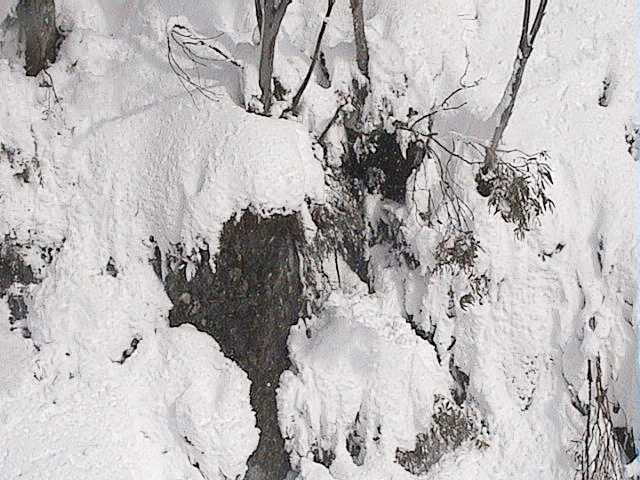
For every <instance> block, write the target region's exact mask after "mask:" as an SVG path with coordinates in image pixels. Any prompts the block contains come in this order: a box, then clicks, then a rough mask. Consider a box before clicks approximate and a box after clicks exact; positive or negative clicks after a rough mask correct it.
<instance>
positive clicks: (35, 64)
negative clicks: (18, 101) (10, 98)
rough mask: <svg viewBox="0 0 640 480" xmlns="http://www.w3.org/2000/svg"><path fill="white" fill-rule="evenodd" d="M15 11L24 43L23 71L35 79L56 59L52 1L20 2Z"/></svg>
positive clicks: (56, 31)
mask: <svg viewBox="0 0 640 480" xmlns="http://www.w3.org/2000/svg"><path fill="white" fill-rule="evenodd" d="M16 11H17V15H18V22H19V24H20V32H21V36H22V38H23V40H24V42H25V64H26V66H25V70H26V73H27V76H30V77H35V76H36V75H38V73H40V71H42V70H44V69H45V68H47V66H48V65H49V64H50V63H53V62H54V61H55V59H56V43H57V42H58V35H59V34H58V29H57V27H56V6H55V3H54V0H20V3H18V7H17V9H16Z"/></svg>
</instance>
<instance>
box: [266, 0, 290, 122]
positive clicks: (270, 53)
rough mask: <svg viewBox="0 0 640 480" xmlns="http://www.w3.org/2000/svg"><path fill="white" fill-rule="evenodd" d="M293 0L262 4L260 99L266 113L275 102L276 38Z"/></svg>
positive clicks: (268, 0) (271, 0) (267, 1)
mask: <svg viewBox="0 0 640 480" xmlns="http://www.w3.org/2000/svg"><path fill="white" fill-rule="evenodd" d="M291 1H292V0H280V2H279V3H277V0H264V2H263V5H262V7H263V8H262V9H261V10H262V28H261V29H260V34H261V40H260V43H261V48H260V72H259V80H258V82H259V85H260V90H261V92H262V95H261V98H260V100H261V101H262V105H263V106H264V113H265V114H268V113H269V112H270V111H271V105H272V103H273V85H272V83H273V58H274V55H275V48H276V39H277V37H278V32H279V31H280V25H281V24H282V19H283V18H284V14H285V13H286V11H287V7H288V6H289V4H290V3H291Z"/></svg>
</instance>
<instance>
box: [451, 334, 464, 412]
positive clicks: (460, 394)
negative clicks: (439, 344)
mask: <svg viewBox="0 0 640 480" xmlns="http://www.w3.org/2000/svg"><path fill="white" fill-rule="evenodd" d="M453 341H454V342H455V338H454V339H453ZM449 373H450V374H451V377H452V378H453V381H454V385H453V388H452V389H451V395H452V396H453V400H454V401H455V402H456V404H458V406H461V405H462V404H463V403H464V402H465V400H466V399H467V388H468V387H469V375H467V374H466V373H464V372H463V371H462V370H461V369H460V368H459V367H458V366H457V365H456V364H455V360H454V355H453V353H452V354H451V356H450V357H449Z"/></svg>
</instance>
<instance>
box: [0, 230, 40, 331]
mask: <svg viewBox="0 0 640 480" xmlns="http://www.w3.org/2000/svg"><path fill="white" fill-rule="evenodd" d="M20 248H22V246H21V245H19V244H17V243H16V242H15V241H13V240H12V239H11V238H9V236H8V235H6V236H5V237H4V241H2V242H0V298H5V297H6V300H7V305H8V306H9V323H10V329H11V330H19V331H21V332H22V336H23V337H25V338H30V337H31V332H30V331H29V329H28V328H27V327H26V326H25V325H24V323H23V320H25V319H26V318H27V314H28V309H27V305H26V303H25V301H24V297H25V295H26V290H27V287H28V286H29V285H33V284H36V283H38V282H39V280H38V279H37V278H36V275H35V273H34V271H33V269H32V268H31V267H30V266H29V265H27V264H26V263H25V262H24V260H23V259H22V256H21V255H20Z"/></svg>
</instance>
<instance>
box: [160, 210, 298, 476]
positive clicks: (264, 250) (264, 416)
mask: <svg viewBox="0 0 640 480" xmlns="http://www.w3.org/2000/svg"><path fill="white" fill-rule="evenodd" d="M302 240H303V231H302V227H301V225H300V223H299V220H298V218H297V217H296V216H294V215H289V216H282V215H276V216H273V217H270V218H261V217H260V216H258V215H256V214H254V213H251V212H245V213H244V214H243V215H242V217H241V218H240V220H239V221H237V222H236V221H235V220H229V221H228V222H227V223H226V224H225V226H224V228H223V231H222V235H221V239H220V251H219V252H218V254H217V256H216V258H215V266H216V269H215V273H214V272H212V270H211V268H210V266H209V259H210V257H209V252H208V251H206V250H203V251H201V252H200V253H201V264H200V265H199V268H198V270H197V273H196V274H195V276H194V278H193V279H192V280H191V281H189V282H187V281H186V278H185V275H184V273H183V272H184V269H182V270H178V271H175V272H170V273H169V274H168V275H167V278H166V288H167V293H168V295H169V297H170V298H171V300H172V302H173V304H174V308H173V309H172V310H171V313H170V316H169V318H170V323H171V325H172V326H177V325H180V324H183V323H191V324H193V325H195V326H196V327H197V328H198V329H200V330H202V331H204V332H207V333H209V334H210V335H211V336H213V337H214V338H215V339H216V341H217V342H218V343H219V345H220V347H221V348H222V350H223V352H224V354H225V355H226V356H228V357H229V358H231V359H233V360H234V361H236V362H237V363H238V365H239V366H240V367H241V368H242V369H243V370H244V371H245V372H247V375H248V376H249V378H250V380H251V382H252V383H251V404H252V406H253V409H254V410H255V412H256V420H257V424H258V427H259V428H260V432H261V433H260V442H259V444H258V448H257V450H256V451H255V452H254V453H253V455H252V456H251V458H250V459H249V472H248V473H247V479H252V480H253V479H269V480H278V479H283V478H284V477H285V476H286V474H287V472H288V471H289V462H288V457H287V455H286V453H285V449H284V441H283V439H282V435H281V433H280V428H279V425H278V412H277V405H276V396H275V392H276V388H277V386H278V382H279V379H280V375H281V373H282V372H283V371H284V370H286V369H287V368H289V366H290V361H289V358H288V352H287V338H288V336H289V328H290V327H291V325H293V324H295V323H297V321H298V318H299V315H300V312H301V310H302V307H303V286H302V282H301V279H300V259H299V249H298V246H299V245H300V242H302Z"/></svg>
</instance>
